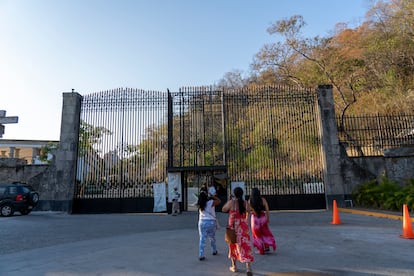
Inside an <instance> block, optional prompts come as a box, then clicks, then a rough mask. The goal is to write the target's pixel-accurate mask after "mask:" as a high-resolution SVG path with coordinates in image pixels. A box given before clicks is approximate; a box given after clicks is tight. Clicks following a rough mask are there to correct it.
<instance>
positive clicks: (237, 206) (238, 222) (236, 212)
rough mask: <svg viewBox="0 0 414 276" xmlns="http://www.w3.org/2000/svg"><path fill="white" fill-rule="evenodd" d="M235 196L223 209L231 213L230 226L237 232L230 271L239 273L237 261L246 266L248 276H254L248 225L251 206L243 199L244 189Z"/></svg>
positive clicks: (239, 190)
mask: <svg viewBox="0 0 414 276" xmlns="http://www.w3.org/2000/svg"><path fill="white" fill-rule="evenodd" d="M233 194H234V198H230V199H229V200H228V201H227V202H226V204H224V206H223V208H222V211H223V212H229V222H228V225H229V226H230V227H231V228H234V230H235V232H236V243H234V244H232V243H230V244H229V258H230V259H231V266H230V271H232V272H237V266H236V261H239V262H241V263H245V264H246V272H247V275H248V276H251V275H253V273H252V268H251V263H252V262H253V261H254V257H253V251H252V247H251V243H250V232H249V224H248V219H249V214H250V206H249V204H248V203H247V201H246V200H244V199H243V189H242V188H240V187H236V188H235V189H234V191H233Z"/></svg>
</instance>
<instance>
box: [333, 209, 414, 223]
mask: <svg viewBox="0 0 414 276" xmlns="http://www.w3.org/2000/svg"><path fill="white" fill-rule="evenodd" d="M338 211H339V212H342V213H351V214H358V215H365V216H373V217H378V218H387V219H394V220H401V221H402V220H403V216H402V215H393V214H387V213H381V212H374V211H365V210H358V209H350V208H338ZM410 220H411V221H412V222H414V218H410Z"/></svg>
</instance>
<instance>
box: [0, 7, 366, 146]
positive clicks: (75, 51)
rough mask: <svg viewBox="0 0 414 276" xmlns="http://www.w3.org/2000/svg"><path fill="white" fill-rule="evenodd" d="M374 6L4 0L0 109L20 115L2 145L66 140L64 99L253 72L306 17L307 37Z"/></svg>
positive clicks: (355, 20) (359, 18)
mask: <svg viewBox="0 0 414 276" xmlns="http://www.w3.org/2000/svg"><path fill="white" fill-rule="evenodd" d="M371 5H372V2H371V1H369V0H0V110H6V115H7V116H18V117H19V123H18V124H8V125H6V129H5V134H4V135H3V139H24V140H32V139H33V140H59V136H60V120H61V109H62V93H63V92H70V91H72V89H75V91H76V92H78V93H80V94H81V95H86V94H90V93H93V92H98V91H103V90H110V89H114V88H120V87H129V88H138V89H144V90H157V91H166V90H167V88H168V89H170V90H171V91H178V89H179V88H180V87H183V86H202V85H212V84H215V83H216V82H217V81H219V80H220V79H221V78H222V77H223V76H224V74H225V73H226V72H230V71H233V70H241V71H243V72H248V71H249V67H250V64H251V63H252V61H253V57H254V55H255V54H256V53H257V52H259V51H260V49H261V47H262V46H264V45H265V44H266V43H270V42H272V41H277V40H278V39H280V37H277V36H270V35H269V34H268V33H267V32H266V29H267V28H268V27H269V26H270V25H271V24H272V23H273V22H275V21H277V20H281V19H287V18H289V17H290V16H292V15H302V16H303V17H304V20H305V22H306V23H307V26H306V27H305V29H304V31H305V35H306V36H307V37H313V36H317V35H319V36H328V35H329V34H330V33H331V31H332V30H333V29H334V28H335V25H336V23H348V24H349V25H350V27H355V26H358V25H359V24H360V23H361V22H363V21H364V16H365V13H366V12H367V11H368V9H369V7H370V6H371Z"/></svg>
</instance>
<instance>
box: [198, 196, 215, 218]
mask: <svg viewBox="0 0 414 276" xmlns="http://www.w3.org/2000/svg"><path fill="white" fill-rule="evenodd" d="M213 202H214V200H212V199H211V200H209V201H207V203H206V207H205V208H204V210H203V211H202V210H200V209H199V210H198V214H199V216H198V218H199V219H200V220H215V219H216V210H215V208H214V206H213Z"/></svg>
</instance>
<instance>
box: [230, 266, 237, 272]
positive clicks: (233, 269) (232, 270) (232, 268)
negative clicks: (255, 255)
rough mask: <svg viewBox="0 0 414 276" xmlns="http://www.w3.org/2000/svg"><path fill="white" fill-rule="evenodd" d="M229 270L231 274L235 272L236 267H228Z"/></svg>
mask: <svg viewBox="0 0 414 276" xmlns="http://www.w3.org/2000/svg"><path fill="white" fill-rule="evenodd" d="M229 270H230V271H231V272H237V267H235V266H231V267H229Z"/></svg>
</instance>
